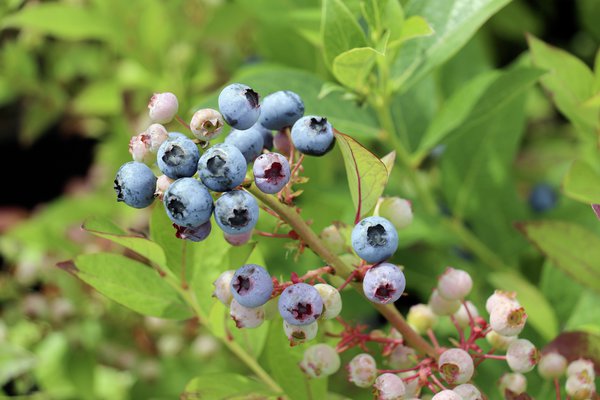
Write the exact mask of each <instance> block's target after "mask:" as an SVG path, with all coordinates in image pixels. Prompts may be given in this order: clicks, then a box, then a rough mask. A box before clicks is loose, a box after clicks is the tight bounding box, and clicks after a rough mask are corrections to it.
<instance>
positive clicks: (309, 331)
mask: <svg viewBox="0 0 600 400" xmlns="http://www.w3.org/2000/svg"><path fill="white" fill-rule="evenodd" d="M283 331H284V332H285V335H286V336H287V338H288V340H289V341H290V344H292V345H296V344H300V343H304V342H306V341H307V340H312V339H314V338H315V337H317V332H318V331H319V323H318V322H317V321H315V322H312V323H310V324H308V325H302V326H299V325H290V324H288V323H287V321H286V320H283Z"/></svg>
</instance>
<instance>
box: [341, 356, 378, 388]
mask: <svg viewBox="0 0 600 400" xmlns="http://www.w3.org/2000/svg"><path fill="white" fill-rule="evenodd" d="M347 369H348V379H349V380H350V382H353V383H354V384H355V385H356V386H358V387H362V388H367V387H369V386H371V385H372V384H373V383H374V382H375V378H376V377H377V364H376V363H375V359H374V358H373V357H372V356H371V355H370V354H367V353H361V354H358V355H357V356H355V357H354V358H353V359H352V361H350V363H349V364H348V366H347Z"/></svg>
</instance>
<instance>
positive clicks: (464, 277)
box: [437, 267, 473, 300]
mask: <svg viewBox="0 0 600 400" xmlns="http://www.w3.org/2000/svg"><path fill="white" fill-rule="evenodd" d="M472 287H473V280H472V279H471V275H469V273H468V272H466V271H463V270H461V269H454V268H451V267H448V268H446V271H445V272H444V273H443V274H442V275H441V276H440V278H439V280H438V285H437V289H438V293H439V294H440V296H442V297H443V298H444V299H446V300H462V299H464V298H465V296H466V295H468V294H469V292H471V288H472Z"/></svg>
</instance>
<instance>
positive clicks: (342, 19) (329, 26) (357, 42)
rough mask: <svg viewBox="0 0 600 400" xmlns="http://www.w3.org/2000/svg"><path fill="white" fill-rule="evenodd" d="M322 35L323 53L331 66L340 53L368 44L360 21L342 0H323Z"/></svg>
mask: <svg viewBox="0 0 600 400" xmlns="http://www.w3.org/2000/svg"><path fill="white" fill-rule="evenodd" d="M321 36H322V38H323V55H324V56H325V62H326V63H327V65H329V66H331V65H332V63H333V60H334V59H335V57H337V56H338V54H341V53H343V52H345V51H348V50H350V49H353V48H356V47H365V46H366V45H367V41H366V39H365V35H364V33H363V31H362V29H361V27H360V25H359V24H358V21H357V20H356V19H355V18H354V15H352V13H351V12H350V10H348V8H347V7H346V5H345V4H344V2H343V1H341V0H324V1H323V11H322V22H321Z"/></svg>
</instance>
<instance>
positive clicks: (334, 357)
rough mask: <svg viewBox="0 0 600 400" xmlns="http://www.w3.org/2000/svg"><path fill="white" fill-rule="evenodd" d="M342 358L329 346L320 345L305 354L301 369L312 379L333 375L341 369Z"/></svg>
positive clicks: (311, 347)
mask: <svg viewBox="0 0 600 400" xmlns="http://www.w3.org/2000/svg"><path fill="white" fill-rule="evenodd" d="M340 365H341V361H340V356H339V355H338V353H337V352H336V351H335V349H334V348H333V347H331V346H329V345H327V344H324V343H319V344H315V345H313V346H310V347H309V348H308V349H306V351H305V352H304V358H303V359H302V361H301V362H300V368H301V369H302V371H304V373H305V374H306V375H308V376H310V377H311V378H320V377H322V376H329V375H333V374H335V373H336V372H337V370H338V369H340Z"/></svg>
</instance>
